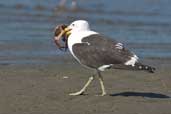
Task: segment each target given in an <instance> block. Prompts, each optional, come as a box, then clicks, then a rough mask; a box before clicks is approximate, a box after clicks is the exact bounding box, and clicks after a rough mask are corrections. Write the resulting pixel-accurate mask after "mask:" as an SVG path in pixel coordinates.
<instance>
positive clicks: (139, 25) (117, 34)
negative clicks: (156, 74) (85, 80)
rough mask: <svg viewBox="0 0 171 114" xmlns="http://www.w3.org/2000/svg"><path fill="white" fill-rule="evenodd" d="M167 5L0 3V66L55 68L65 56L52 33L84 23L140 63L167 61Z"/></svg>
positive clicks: (147, 0) (142, 0) (159, 0)
mask: <svg viewBox="0 0 171 114" xmlns="http://www.w3.org/2000/svg"><path fill="white" fill-rule="evenodd" d="M170 6H171V1H170V0H0V64H4V65H5V64H26V63H27V64H28V63H30V64H35V63H43V64H46V63H53V62H54V61H55V62H56V63H60V62H65V61H64V60H63V61H59V58H60V57H61V58H63V57H69V56H68V55H69V52H66V53H65V52H60V51H59V50H58V49H57V47H56V46H55V44H54V43H53V34H54V33H53V32H54V28H55V27H56V26H57V25H58V24H69V23H70V22H72V21H74V20H78V19H85V20H87V21H88V22H89V23H90V26H91V28H92V29H93V30H95V31H97V32H100V33H102V34H104V35H106V36H109V37H111V38H114V39H116V40H118V41H120V42H123V43H124V44H125V45H126V46H127V47H129V48H130V49H131V50H133V51H135V53H137V55H139V57H140V58H143V59H146V60H148V59H150V60H151V59H153V61H154V60H156V61H157V60H160V61H163V60H164V61H166V63H167V61H169V60H171V7H170ZM66 55H67V56H66Z"/></svg>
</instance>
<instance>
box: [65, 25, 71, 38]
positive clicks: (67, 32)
mask: <svg viewBox="0 0 171 114" xmlns="http://www.w3.org/2000/svg"><path fill="white" fill-rule="evenodd" d="M64 32H65V35H66V36H67V37H69V35H70V34H71V29H70V28H68V27H66V28H65V29H64Z"/></svg>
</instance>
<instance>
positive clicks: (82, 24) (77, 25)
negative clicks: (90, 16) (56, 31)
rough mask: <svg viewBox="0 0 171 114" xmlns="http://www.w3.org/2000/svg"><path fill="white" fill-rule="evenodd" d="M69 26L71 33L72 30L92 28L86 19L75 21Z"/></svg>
mask: <svg viewBox="0 0 171 114" xmlns="http://www.w3.org/2000/svg"><path fill="white" fill-rule="evenodd" d="M68 28H69V29H71V33H72V31H87V30H90V27H89V24H88V22H87V21H85V20H77V21H74V22H72V23H71V24H70V25H69V26H68Z"/></svg>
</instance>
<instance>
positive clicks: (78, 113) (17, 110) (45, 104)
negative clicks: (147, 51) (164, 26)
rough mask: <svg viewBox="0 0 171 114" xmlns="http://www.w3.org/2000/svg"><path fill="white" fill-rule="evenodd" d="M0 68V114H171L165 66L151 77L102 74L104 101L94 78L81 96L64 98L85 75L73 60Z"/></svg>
mask: <svg viewBox="0 0 171 114" xmlns="http://www.w3.org/2000/svg"><path fill="white" fill-rule="evenodd" d="M0 69H1V70H0V93H1V94H0V114H115V113H116V114H171V110H170V107H171V99H170V98H169V96H171V83H170V82H171V75H170V74H171V71H170V66H169V65H160V66H159V68H158V70H157V72H156V73H155V74H149V73H146V72H131V71H121V70H110V71H106V72H104V73H103V76H104V80H105V87H106V90H107V92H108V95H106V96H104V97H100V96H96V95H97V94H100V92H101V90H100V85H99V82H98V80H95V81H94V83H92V84H91V86H90V87H89V88H88V90H87V92H86V94H85V95H82V96H69V95H68V94H69V93H70V92H75V91H77V90H79V89H80V88H81V87H82V86H83V84H84V83H85V82H86V81H87V79H88V76H90V74H91V72H90V71H89V70H87V69H85V68H83V67H80V65H79V64H77V63H75V62H74V61H71V62H67V63H63V64H55V63H53V64H28V65H26V64H18V65H16V64H11V65H10V64H3V65H0Z"/></svg>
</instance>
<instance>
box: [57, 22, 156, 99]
mask: <svg viewBox="0 0 171 114" xmlns="http://www.w3.org/2000/svg"><path fill="white" fill-rule="evenodd" d="M63 33H65V35H66V36H67V45H68V48H69V51H70V52H71V54H72V55H73V57H74V58H75V59H76V60H77V61H78V62H79V63H80V64H82V65H83V66H86V67H88V68H91V69H94V71H95V72H96V74H97V75H98V78H99V81H100V85H101V89H102V94H101V95H102V96H104V95H106V91H105V87H104V83H103V77H102V75H101V71H105V70H106V69H127V70H145V71H148V72H150V73H153V72H154V70H155V68H153V67H150V66H148V65H143V64H142V63H140V62H139V59H138V57H137V56H136V55H135V54H134V53H133V52H131V51H129V50H128V49H126V48H125V47H124V45H123V44H122V43H120V42H117V41H115V40H111V39H110V38H108V37H106V36H104V35H101V34H99V33H97V32H94V31H92V30H90V27H89V24H88V22H87V21H85V20H77V21H74V22H72V23H71V24H70V25H69V26H67V27H66V28H65V29H64V30H63ZM56 39H58V40H59V39H60V37H58V38H56ZM94 76H95V74H94V75H92V76H90V78H89V80H88V82H87V83H86V84H85V85H84V87H83V88H82V89H81V90H80V91H78V92H76V93H71V94H70V95H81V94H83V93H84V92H85V90H86V88H87V87H88V85H89V84H90V83H91V82H92V81H93V79H94Z"/></svg>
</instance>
